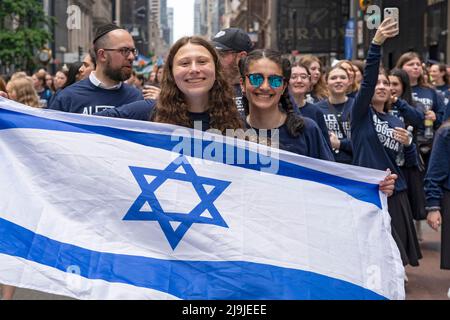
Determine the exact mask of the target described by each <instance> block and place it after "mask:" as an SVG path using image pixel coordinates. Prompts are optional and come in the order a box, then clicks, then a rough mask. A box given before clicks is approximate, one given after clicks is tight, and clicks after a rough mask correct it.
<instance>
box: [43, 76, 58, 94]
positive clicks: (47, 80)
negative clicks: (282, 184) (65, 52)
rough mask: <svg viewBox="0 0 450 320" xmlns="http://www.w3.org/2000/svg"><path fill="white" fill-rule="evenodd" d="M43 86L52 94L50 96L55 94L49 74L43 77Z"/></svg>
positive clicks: (52, 80)
mask: <svg viewBox="0 0 450 320" xmlns="http://www.w3.org/2000/svg"><path fill="white" fill-rule="evenodd" d="M45 85H46V86H47V88H49V89H50V91H51V92H52V95H53V94H54V93H55V91H56V89H55V84H54V79H53V76H52V75H51V74H50V73H47V74H46V75H45Z"/></svg>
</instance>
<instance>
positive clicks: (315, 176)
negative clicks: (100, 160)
mask: <svg viewBox="0 0 450 320" xmlns="http://www.w3.org/2000/svg"><path fill="white" fill-rule="evenodd" d="M11 128H29V129H43V130H53V131H65V132H76V133H85V134H100V135H104V136H108V137H112V138H116V139H121V140H125V141H129V142H133V143H138V144H141V145H145V146H149V147H154V148H159V149H164V150H168V151H172V152H173V150H174V148H175V146H177V145H178V144H179V143H180V141H172V139H171V137H170V136H169V135H165V134H155V133H145V132H135V131H129V130H124V129H117V128H111V127H104V126H95V125H86V124H78V123H72V122H64V121H58V120H52V119H46V118H41V117H36V116H32V115H28V114H24V113H19V112H15V111H10V110H5V109H0V130H4V129H11ZM211 143H214V142H211V141H202V140H199V139H195V138H194V137H193V138H192V145H194V144H195V145H196V146H193V147H192V148H191V150H195V148H198V149H200V150H201V152H192V154H185V155H186V156H190V157H202V158H203V159H206V160H212V161H217V157H215V155H213V156H212V158H211V157H208V155H207V154H205V152H203V151H204V150H205V148H207V147H208V146H209V145H210V144H211ZM228 149H230V150H228ZM231 150H232V151H233V152H232V153H231V155H232V156H233V157H234V159H228V158H227V154H228V156H229V154H230V151H231ZM240 153H245V159H255V160H257V163H256V164H251V163H250V164H249V163H248V161H246V162H245V163H241V162H239V161H238V159H237V158H238V154H240ZM222 154H223V157H222V159H221V160H222V161H221V163H226V164H228V165H233V166H237V167H242V168H246V169H250V170H256V171H261V169H264V168H268V167H269V166H268V165H267V164H268V163H269V164H270V163H271V161H270V157H267V156H262V155H259V156H255V153H254V152H252V151H249V150H243V149H241V148H238V147H236V146H234V147H233V148H230V146H228V147H226V145H224V147H223V152H222ZM276 161H279V169H278V171H277V174H278V175H280V176H286V177H291V178H296V179H302V180H308V181H314V182H318V183H321V184H325V185H329V186H331V187H334V188H336V189H338V190H341V191H343V192H346V193H347V194H349V195H350V196H352V197H354V198H355V199H358V200H361V201H364V202H368V203H372V204H374V205H376V206H377V207H378V208H380V209H381V208H382V206H381V199H380V196H379V190H378V185H376V184H370V183H365V182H361V181H355V180H351V179H346V178H342V177H338V176H334V175H331V174H328V173H324V172H321V171H317V170H313V169H309V168H306V167H303V166H300V165H297V164H293V163H290V162H286V161H282V160H278V159H277V160H276Z"/></svg>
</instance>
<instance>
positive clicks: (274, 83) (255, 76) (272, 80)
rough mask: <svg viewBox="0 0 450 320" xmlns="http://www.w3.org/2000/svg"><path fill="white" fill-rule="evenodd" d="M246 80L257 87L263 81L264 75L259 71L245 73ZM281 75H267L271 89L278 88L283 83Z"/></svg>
mask: <svg viewBox="0 0 450 320" xmlns="http://www.w3.org/2000/svg"><path fill="white" fill-rule="evenodd" d="M247 78H248V80H249V81H250V84H251V85H252V86H253V87H255V88H259V87H261V86H262V84H263V83H264V76H263V75H262V74H261V73H251V74H248V75H247ZM283 79H284V78H283V77H282V76H278V75H271V76H269V77H268V80H269V86H270V87H271V88H272V89H277V88H280V87H281V86H282V85H283Z"/></svg>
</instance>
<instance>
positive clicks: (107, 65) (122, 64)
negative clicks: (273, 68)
mask: <svg viewBox="0 0 450 320" xmlns="http://www.w3.org/2000/svg"><path fill="white" fill-rule="evenodd" d="M93 44H94V53H95V60H96V64H97V65H96V69H95V71H92V72H91V73H90V75H89V77H88V78H86V79H83V80H81V81H79V82H77V83H75V84H73V85H72V86H70V87H67V88H65V89H64V90H62V91H61V92H60V93H59V94H58V96H57V97H56V98H55V99H54V100H52V103H51V105H50V107H49V108H50V109H53V110H59V111H64V112H71V113H83V114H94V113H96V112H100V111H102V110H104V109H110V108H115V107H117V106H121V105H124V104H127V103H131V102H134V101H139V100H143V99H144V97H143V96H142V93H141V92H140V91H139V90H138V89H136V88H134V87H132V86H130V85H128V84H126V83H125V80H127V79H128V78H130V76H131V73H132V71H133V69H132V66H133V61H134V60H135V58H136V56H137V54H138V53H137V50H136V48H135V47H134V41H133V38H132V36H131V35H130V33H129V32H128V31H126V30H124V29H121V28H119V27H118V26H116V25H114V24H106V25H103V26H101V27H99V28H98V30H97V32H96V35H95V37H94V41H93Z"/></svg>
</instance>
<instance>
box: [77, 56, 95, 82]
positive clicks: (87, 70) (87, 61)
mask: <svg viewBox="0 0 450 320" xmlns="http://www.w3.org/2000/svg"><path fill="white" fill-rule="evenodd" d="M94 70H95V54H94V51H93V50H92V49H91V50H89V52H88V53H87V54H86V55H85V56H84V59H83V65H82V66H81V67H80V79H79V80H83V79H87V78H89V75H90V74H91V72H92V71H94Z"/></svg>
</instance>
